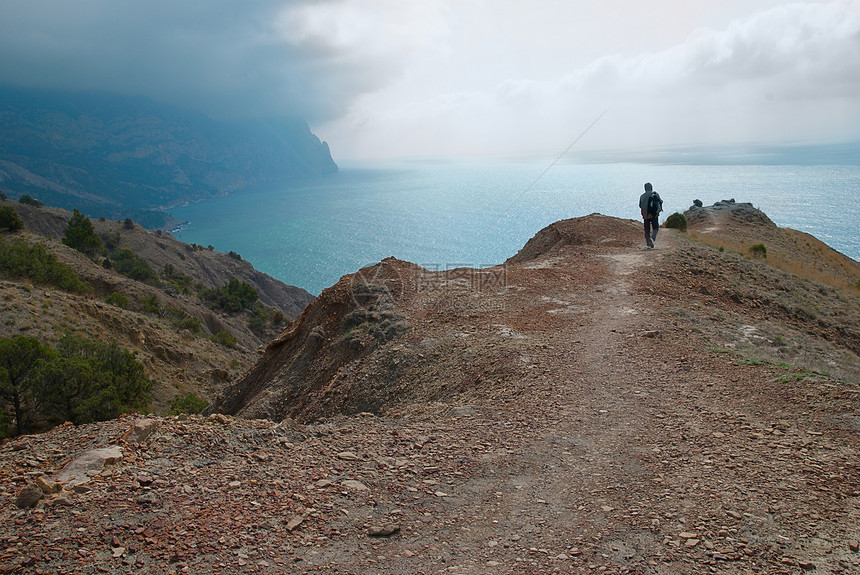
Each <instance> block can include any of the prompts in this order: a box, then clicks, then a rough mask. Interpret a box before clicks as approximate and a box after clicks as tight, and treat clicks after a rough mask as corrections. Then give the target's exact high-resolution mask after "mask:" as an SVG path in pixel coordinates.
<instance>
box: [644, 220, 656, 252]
mask: <svg viewBox="0 0 860 575" xmlns="http://www.w3.org/2000/svg"><path fill="white" fill-rule="evenodd" d="M645 245H646V246H648V247H649V248H653V247H654V242H653V241H652V240H651V219H650V218H649V219H646V220H645Z"/></svg>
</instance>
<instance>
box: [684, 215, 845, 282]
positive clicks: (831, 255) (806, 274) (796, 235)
mask: <svg viewBox="0 0 860 575" xmlns="http://www.w3.org/2000/svg"><path fill="white" fill-rule="evenodd" d="M755 231H756V230H751V232H752V233H748V234H746V236H744V235H741V236H740V240H738V239H733V238H729V237H727V236H725V235H723V234H721V233H719V232H716V233H714V232H707V233H705V232H697V231H695V230H694V231H690V232H689V233H688V234H687V237H688V238H689V239H690V240H692V241H694V242H697V243H701V244H705V245H708V246H711V247H714V248H717V249H724V250H727V251H731V252H735V253H738V254H740V255H742V256H744V257H746V258H748V259H752V256H751V254H750V248H751V247H752V246H753V245H756V244H764V245H765V246H766V247H767V257H766V258H757V259H758V260H759V261H763V262H766V263H767V264H769V265H771V266H773V267H775V268H777V269H780V270H782V271H784V272H787V273H790V274H794V275H797V276H800V277H803V278H806V279H809V280H812V281H815V282H818V283H822V284H825V285H828V286H831V287H834V288H837V289H840V290H845V291H846V292H847V293H850V294H853V295H855V296H860V263H858V262H856V261H854V260H852V259H851V258H849V257H847V256H845V255H844V254H842V253H840V252H837V251H836V250H834V249H833V248H831V247H830V246H828V245H827V244H825V243H824V242H822V241H820V240H818V239H817V238H815V237H813V236H811V235H809V234H805V233H803V232H798V231H796V230H792V229H785V228H781V229H779V230H777V232H776V233H768V234H767V236H768V237H762V236H761V235H756V234H755Z"/></svg>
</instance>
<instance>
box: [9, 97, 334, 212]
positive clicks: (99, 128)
mask: <svg viewBox="0 0 860 575" xmlns="http://www.w3.org/2000/svg"><path fill="white" fill-rule="evenodd" d="M334 171H337V165H336V164H335V163H334V161H333V160H332V158H331V154H330V152H329V148H328V145H327V144H326V143H325V142H320V141H319V139H318V138H317V137H316V136H315V135H313V134H312V133H311V131H310V129H309V128H308V126H307V124H306V123H305V122H304V121H302V120H300V119H291V120H281V121H277V122H275V121H268V120H263V119H261V120H259V121H252V122H244V123H238V124H225V123H220V122H216V121H214V120H212V119H210V118H208V117H206V116H203V115H202V114H195V113H192V112H188V111H185V110H181V109H176V108H172V107H169V106H166V105H161V104H157V103H155V102H152V101H150V100H147V99H144V98H133V97H123V96H116V95H110V94H77V93H58V92H45V91H28V90H13V89H9V88H6V89H0V189H3V190H5V191H6V192H7V195H10V196H12V197H18V196H19V195H20V194H23V193H26V194H29V195H31V196H34V197H36V198H38V199H39V200H41V201H42V202H43V203H45V204H49V205H53V206H59V207H64V208H67V209H72V208H78V209H80V210H81V211H82V212H83V213H86V214H89V215H93V216H105V217H108V218H111V219H122V218H124V217H127V216H131V217H132V218H133V219H134V220H135V221H139V222H142V223H143V224H144V225H146V226H147V227H155V226H156V225H161V224H163V223H164V221H165V219H164V215H163V214H159V213H157V212H154V211H153V210H158V209H160V208H163V207H165V206H171V205H176V204H177V203H181V202H185V201H192V200H196V199H200V198H206V197H212V196H216V195H219V194H224V193H227V192H231V191H235V190H241V189H243V188H245V187H247V186H249V185H253V184H257V183H261V182H269V181H276V180H285V179H292V178H298V177H309V176H319V175H321V174H326V173H330V172H334Z"/></svg>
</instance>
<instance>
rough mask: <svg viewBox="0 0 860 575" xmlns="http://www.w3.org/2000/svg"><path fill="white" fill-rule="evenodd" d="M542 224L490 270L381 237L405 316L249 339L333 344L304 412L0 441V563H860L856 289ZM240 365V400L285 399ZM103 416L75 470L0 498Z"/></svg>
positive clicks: (845, 568) (123, 566)
mask: <svg viewBox="0 0 860 575" xmlns="http://www.w3.org/2000/svg"><path fill="white" fill-rule="evenodd" d="M555 226H557V227H556V229H554V230H550V231H548V232H547V233H543V234H542V235H541V236H540V237H538V238H536V239H535V240H534V243H532V244H531V246H528V245H527V246H526V247H525V248H524V249H523V251H522V252H521V253H520V254H519V255H518V256H516V257H515V258H512V260H511V261H510V262H509V264H508V265H507V266H505V267H504V268H497V269H496V270H495V271H493V270H490V271H488V272H486V273H496V275H495V276H494V278H495V280H494V281H492V282H491V283H490V284H489V285H490V287H489V288H488V289H483V288H482V286H484V285H487V284H483V283H481V282H480V281H478V282H477V283H476V281H475V278H476V277H477V276H476V272H469V271H466V270H461V271H460V272H457V273H449V274H443V275H439V274H437V275H433V276H422V275H420V273H419V272H416V270H415V268H414V267H413V266H410V265H408V264H403V263H402V262H396V261H388V262H386V263H384V265H385V266H388V268H389V269H388V271H387V272H385V273H384V274H376V276H375V281H377V282H379V283H380V284H385V282H386V281H387V282H388V283H387V284H385V285H389V286H392V285H394V284H393V283H391V282H392V281H394V279H396V280H397V281H398V282H400V283H399V284H397V285H399V286H400V289H399V291H398V292H397V294H396V297H395V300H396V301H394V302H393V307H392V308H391V309H390V310H389V311H390V313H389V315H388V316H384V319H385V321H389V323H391V324H392V325H395V324H397V322H399V321H400V322H404V323H405V324H408V331H406V332H405V333H403V334H402V335H395V336H394V337H392V338H391V339H385V338H382V339H373V337H372V336H370V335H368V333H359V334H354V333H353V334H352V335H350V336H349V338H347V337H346V336H344V335H342V334H340V333H339V332H338V331H337V326H336V322H331V321H330V320H331V317H332V316H330V315H327V314H326V312H325V310H323V309H322V308H319V309H317V310H316V311H314V310H312V309H311V308H309V310H308V311H306V312H305V315H304V316H302V317H304V320H303V319H302V317H300V318H299V320H297V322H298V323H295V324H293V325H292V326H290V327H288V331H287V332H286V333H285V335H284V336H282V340H281V342H280V343H278V344H276V345H273V346H270V348H269V350H268V351H267V356H268V357H269V359H270V360H272V361H274V359H275V358H278V357H280V356H278V353H280V352H279V351H278V350H279V349H280V348H289V347H290V346H293V347H292V348H291V349H292V352H291V353H293V354H294V355H292V356H290V358H287V359H289V361H290V362H293V363H291V364H290V365H296V364H295V361H298V360H296V358H298V357H304V358H305V359H303V360H302V361H304V362H305V363H304V364H303V365H305V366H306V368H308V369H324V368H325V369H328V368H329V367H331V368H333V369H334V371H333V373H335V375H334V376H333V377H326V378H323V379H324V381H322V380H321V383H319V385H317V384H314V385H315V386H316V387H312V388H308V389H306V390H304V391H302V392H300V393H302V394H304V397H305V398H306V401H305V403H304V404H303V406H302V407H301V408H300V409H297V410H296V411H293V412H292V413H293V415H294V416H296V417H298V418H299V420H301V421H303V422H305V423H304V424H299V423H293V422H292V421H291V420H289V419H288V420H285V421H284V422H283V423H281V424H277V423H274V422H272V421H268V420H264V419H239V418H234V417H228V416H224V415H213V416H210V417H209V418H203V417H197V416H192V417H187V418H184V419H176V418H166V419H159V420H158V422H159V423H160V427H159V428H158V430H157V431H156V433H155V435H153V436H152V437H151V438H149V439H148V440H147V441H145V442H143V443H133V442H129V441H125V442H123V441H121V440H120V438H121V436H122V435H123V433H124V432H125V431H126V430H127V429H128V428H129V427H130V426H131V424H132V420H131V419H130V418H126V419H122V420H118V421H113V422H108V423H105V424H100V425H92V426H87V427H85V428H80V429H75V428H72V427H63V428H59V429H57V430H55V431H53V432H51V433H48V434H45V435H41V436H29V437H24V438H19V439H16V440H15V441H12V442H8V443H6V444H5V445H4V446H3V447H2V449H0V461H2V474H1V475H0V509H2V511H0V513H2V521H0V525H2V527H0V548H2V549H5V551H0V572H14V571H16V570H18V571H20V572H24V571H26V572H33V573H37V572H43V573H75V572H79V573H95V572H98V571H99V570H101V571H104V572H108V573H166V572H173V571H175V572H182V571H187V572H189V573H227V572H229V573H245V572H247V573H284V572H289V573H392V574H393V573H414V574H426V573H452V574H457V573H461V574H478V573H482V574H483V573H492V574H496V573H498V574H505V573H511V574H514V573H524V574H527V573H534V574H543V573H642V574H646V573H647V574H678V573H681V574H694V573H708V572H715V573H738V574H740V573H801V572H805V571H807V570H809V571H811V570H815V571H814V572H816V573H857V572H858V571H860V555H858V547H857V546H858V543H857V540H858V538H860V506H858V503H860V465H858V461H860V459H858V454H860V436H859V435H858V431H860V417H858V416H857V407H858V401H860V393H858V392H860V389H858V386H857V381H858V379H857V369H858V365H860V363H858V360H857V355H856V354H857V351H858V349H857V343H858V337H857V332H856V327H855V326H856V325H857V324H856V323H853V322H854V320H855V319H856V317H857V315H856V314H858V307H860V305H858V301H857V299H856V297H855V296H851V295H844V294H840V293H837V292H835V291H834V290H832V288H827V287H826V286H823V285H818V284H810V283H809V282H806V281H805V280H800V279H797V278H793V277H791V276H789V275H788V274H785V273H784V272H781V271H779V270H776V269H774V268H771V267H769V266H766V265H765V264H762V263H760V262H756V261H751V260H748V259H746V258H744V257H741V256H739V255H737V254H731V253H728V252H718V251H717V250H716V249H714V248H709V247H703V246H702V245H700V244H697V243H693V242H690V241H689V240H688V239H687V238H686V237H685V236H683V235H680V234H673V233H667V232H666V231H664V232H661V235H660V236H659V238H658V241H657V249H655V250H644V249H642V248H643V244H644V241H643V240H642V239H641V238H640V234H641V228H640V224H637V223H635V222H623V221H619V220H614V219H611V218H602V217H600V216H589V218H585V219H583V220H571V221H567V222H560V223H558V224H555ZM362 273H363V274H364V275H365V276H366V275H367V274H368V273H370V272H369V271H367V270H363V272H362ZM416 273H418V274H419V275H415V274H416ZM458 273H459V274H460V275H459V276H458V275H457V274H458ZM500 274H503V275H500ZM386 278H387V279H386ZM499 278H503V279H502V281H498V280H499ZM350 281H351V280H350V278H347V279H345V280H344V281H343V282H342V283H343V285H340V284H339V286H335V288H333V291H332V292H331V293H330V295H329V296H325V294H324V296H321V298H320V299H322V298H323V297H329V298H330V301H329V304H331V302H338V301H340V302H343V301H345V300H344V299H343V298H340V299H338V298H339V297H340V296H338V295H337V294H338V293H341V295H343V296H344V297H345V295H344V294H347V293H348V290H349V288H350V284H349V282H350ZM771 284H773V285H771ZM779 286H783V287H787V288H789V289H787V290H785V291H780V289H779ZM338 290H341V292H338ZM831 291H832V292H833V293H831ZM351 293H353V294H354V293H355V292H354V290H353V291H352V292H351ZM388 293H391V291H389V292H388ZM813 294H817V295H815V296H813ZM812 297H817V298H818V299H817V300H816V301H818V305H819V307H820V308H821V309H819V310H817V311H816V310H815V309H813V308H809V309H807V308H808V304H807V303H805V302H806V299H804V298H812ZM318 301H320V300H318ZM324 302H325V300H323V303H324ZM344 305H345V304H344ZM311 307H313V305H312V306H311ZM332 309H333V308H332ZM802 309H806V310H807V311H804V312H801V311H799V310H802ZM348 312H349V310H348V309H339V310H338V311H337V313H338V314H340V316H339V317H343V316H344V314H347V313H348ZM332 313H334V312H332ZM804 314H806V315H804ZM809 314H813V316H809ZM808 316H809V317H808ZM303 321H306V322H308V323H307V325H303V324H302V322H303ZM327 321H329V323H328V324H327V323H326V322H327ZM318 325H326V326H327V327H326V329H323V330H321V331H320V330H318V331H317V332H316V335H315V336H312V337H309V336H310V333H311V332H312V331H313V328H314V327H315V326H318ZM299 332H302V333H303V334H304V335H303V337H302V338H299V339H295V342H293V343H290V342H291V341H292V340H291V339H290V338H292V337H297V336H294V335H290V334H297V333H299ZM777 336H778V337H777ZM353 340H356V341H357V343H354V344H350V343H349V342H350V341H353ZM350 345H352V347H349V346H350ZM306 346H310V348H306ZM350 349H351V350H352V351H350V352H348V351H346V350H350ZM309 350H311V351H309ZM301 354H317V355H316V356H313V355H305V356H303V355H301ZM336 354H341V355H340V356H337V355H336ZM315 357H318V359H314V358H315ZM336 357H340V359H341V361H340V363H338V362H337V361H334V359H333V358H336ZM280 359H281V360H285V358H284V357H281V358H280ZM807 359H808V360H810V362H814V361H818V362H821V363H822V365H825V367H827V366H829V367H828V370H827V371H828V373H830V374H831V375H824V371H823V370H822V371H819V369H818V367H817V366H816V365H810V364H809V363H807V361H806V360H807ZM314 362H318V363H314ZM332 362H333V363H332ZM280 365H284V364H280ZM314 366H317V367H316V368H315V367H314ZM326 366H328V367H326ZM278 369H279V367H278V365H275V364H269V365H268V366H266V367H265V368H264V367H263V365H262V364H260V365H258V371H259V372H260V373H263V372H265V373H267V374H268V377H269V381H270V382H276V381H284V377H285V376H284V375H283V374H281V373H280V372H279V371H278ZM837 374H838V375H837ZM279 378H280V379H279ZM273 385H274V384H273ZM258 387H259V385H256V387H254V386H251V385H249V386H247V387H246V391H247V389H248V388H254V389H256V391H257V392H259V393H262V394H263V395H264V396H265V397H263V396H255V397H253V398H251V397H246V398H244V399H243V400H242V401H238V400H237V403H241V405H242V406H243V409H245V410H247V411H246V412H244V413H245V415H249V416H259V415H261V414H269V415H271V414H272V413H273V412H274V411H275V410H277V409H278V408H284V409H295V407H294V406H283V405H282V402H281V399H279V397H283V396H282V395H278V393H282V392H283V390H281V391H279V392H277V393H276V390H274V388H272V389H268V390H264V391H260V390H259V389H257V388H258ZM294 391H295V390H294ZM296 393H299V392H296ZM279 406H280V407H279ZM362 407H365V408H369V409H367V410H369V411H370V410H372V411H374V412H376V413H377V414H376V415H371V414H356V415H352V416H344V415H335V414H336V413H337V412H339V411H341V412H342V411H346V412H351V411H361V410H362V409H361V408H362ZM254 409H259V410H260V412H259V413H257V412H254ZM117 442H118V443H119V444H120V445H122V446H123V447H124V457H123V459H122V461H120V462H119V463H118V464H116V465H113V466H109V467H107V468H106V470H105V471H104V472H103V473H102V474H101V475H99V476H97V477H95V478H93V479H92V480H91V481H90V482H89V483H88V484H87V488H88V489H87V490H86V491H85V492H83V493H76V492H74V491H69V490H65V491H63V492H61V493H59V494H50V495H46V496H45V499H43V501H42V502H40V503H39V504H38V505H37V506H36V507H35V508H33V509H29V508H28V509H23V510H20V509H18V508H16V507H15V505H14V503H13V501H14V499H15V497H16V496H17V495H18V493H19V492H20V491H21V489H22V488H23V487H24V486H25V485H26V484H27V483H28V482H30V481H31V480H32V479H33V478H34V477H35V476H38V475H41V474H45V475H52V474H53V473H55V472H56V471H58V470H59V469H60V467H61V466H62V464H63V462H64V460H66V459H68V458H70V457H71V456H74V455H76V454H77V453H79V452H81V451H83V450H85V449H88V448H92V447H96V446H103V445H107V444H109V443H117Z"/></svg>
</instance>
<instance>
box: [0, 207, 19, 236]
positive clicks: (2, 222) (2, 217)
mask: <svg viewBox="0 0 860 575" xmlns="http://www.w3.org/2000/svg"><path fill="white" fill-rule="evenodd" d="M23 229H24V220H22V219H21V216H19V215H18V212H16V211H15V208H13V207H12V206H0V230H8V231H10V232H17V231H19V230H23Z"/></svg>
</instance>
